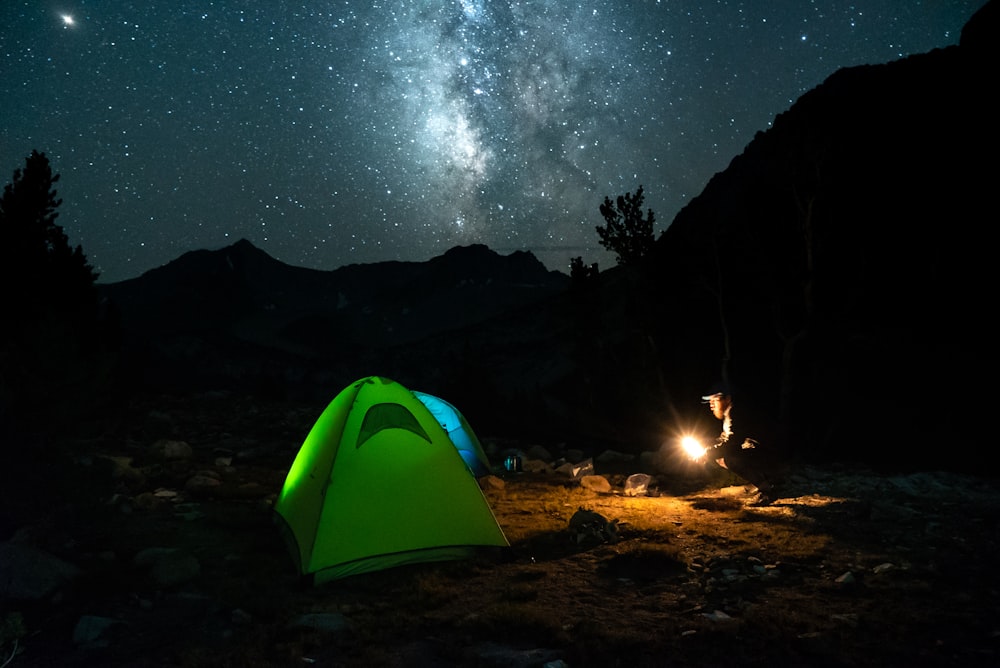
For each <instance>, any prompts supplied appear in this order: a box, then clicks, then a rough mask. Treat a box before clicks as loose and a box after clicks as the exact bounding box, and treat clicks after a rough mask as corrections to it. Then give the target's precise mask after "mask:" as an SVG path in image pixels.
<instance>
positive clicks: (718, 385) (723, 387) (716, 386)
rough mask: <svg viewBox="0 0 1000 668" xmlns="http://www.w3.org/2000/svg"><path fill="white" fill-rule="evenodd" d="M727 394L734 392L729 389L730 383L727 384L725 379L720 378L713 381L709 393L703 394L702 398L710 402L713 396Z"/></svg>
mask: <svg viewBox="0 0 1000 668" xmlns="http://www.w3.org/2000/svg"><path fill="white" fill-rule="evenodd" d="M727 394H732V392H730V390H729V385H728V384H726V382H725V381H722V380H719V381H716V382H714V383H712V386H711V387H710V388H708V394H704V395H702V397H701V400H702V401H703V402H705V403H708V402H709V401H710V400H711V399H712V397H718V396H722V395H727Z"/></svg>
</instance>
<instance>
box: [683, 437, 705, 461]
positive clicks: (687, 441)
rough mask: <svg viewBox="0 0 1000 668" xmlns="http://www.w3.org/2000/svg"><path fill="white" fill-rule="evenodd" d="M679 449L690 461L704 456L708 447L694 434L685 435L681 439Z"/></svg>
mask: <svg viewBox="0 0 1000 668" xmlns="http://www.w3.org/2000/svg"><path fill="white" fill-rule="evenodd" d="M681 449H682V450H683V451H684V454H686V455H687V456H688V458H690V459H691V460H692V461H697V460H699V459H701V458H702V457H704V456H705V453H706V452H708V448H706V447H705V446H704V445H702V444H701V441H699V440H698V439H697V438H695V437H694V436H685V437H684V438H682V439H681Z"/></svg>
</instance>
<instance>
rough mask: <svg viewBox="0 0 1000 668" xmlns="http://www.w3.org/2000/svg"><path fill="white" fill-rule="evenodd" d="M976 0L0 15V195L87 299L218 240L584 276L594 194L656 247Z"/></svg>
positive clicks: (931, 42) (106, 5)
mask: <svg viewBox="0 0 1000 668" xmlns="http://www.w3.org/2000/svg"><path fill="white" fill-rule="evenodd" d="M983 4H985V0H968V1H965V0H955V1H953V2H946V1H942V0H934V1H927V2H917V1H915V0H914V1H908V2H896V1H895V0H858V1H857V2H854V3H842V2H818V1H816V2H808V1H806V0H775V1H772V2H767V3H750V2H728V1H717V2H701V3H696V2H653V1H646V2H643V1H637V2H608V1H596V2H588V1H581V2H573V3H569V2H556V1H544V0H543V1H539V2H486V1H485V0H478V1H476V0H457V1H456V0H451V1H448V2H406V1H404V0H397V1H394V2H388V1H386V2H352V1H344V0H339V1H336V2H307V1H306V0H301V1H300V2H295V3H284V2H282V3H276V2H270V1H268V2H264V1H260V0H256V1H254V0H251V1H244V2H235V1H233V2H225V1H215V2H194V1H191V0H174V1H172V2H161V3H132V2H81V1H78V2H70V1H66V2H61V0H60V1H57V2H37V1H14V0H7V1H5V2H3V3H2V5H3V6H2V8H0V26H2V27H0V64H2V77H0V99H2V102H3V104H2V107H0V120H2V126H0V177H2V178H3V182H4V183H7V182H9V180H10V178H11V176H12V174H13V171H14V170H15V169H16V168H19V167H21V166H23V164H24V158H25V157H26V156H27V155H28V154H30V152H31V151H32V150H39V151H43V152H45V153H46V154H47V155H48V157H49V159H50V161H51V163H52V167H53V170H54V171H56V172H57V173H59V174H61V177H62V178H61V180H60V181H59V183H58V184H57V188H58V191H59V196H60V197H61V198H62V199H63V204H62V206H61V207H60V209H59V211H60V218H59V219H58V222H59V223H60V224H61V225H63V226H64V228H65V230H66V232H67V234H68V235H69V237H70V241H71V243H73V244H74V245H76V244H81V245H82V246H83V249H84V252H85V253H86V254H87V256H88V258H89V259H90V261H91V263H92V264H93V265H94V266H95V267H96V268H97V269H98V270H99V271H100V272H101V279H100V280H101V281H102V282H111V281H117V280H122V279H125V278H131V277H134V276H137V275H139V274H141V273H142V272H144V271H146V270H148V269H150V268H153V267H156V266H159V265H162V264H165V263H166V262H169V261H170V260H172V259H174V258H175V257H177V256H179V255H180V254H182V253H183V252H185V251H188V250H195V249H200V248H218V247H222V246H225V245H228V244H231V243H233V242H235V241H237V240H238V239H240V238H247V239H249V240H251V241H252V242H253V243H254V244H256V245H257V246H259V247H260V248H262V249H264V250H265V251H267V252H268V253H270V254H271V255H273V256H274V257H276V258H278V259H280V260H282V261H284V262H287V263H289V264H294V265H300V266H307V267H314V268H318V269H334V268H336V267H338V266H342V265H345V264H350V263H358V262H364V263H368V262H379V261H383V260H416V261H421V260H426V259H428V258H430V257H432V256H434V255H438V254H440V253H442V252H444V251H445V250H447V249H448V248H450V247H452V246H455V245H467V244H471V243H485V244H487V245H489V246H490V247H491V248H493V249H494V250H497V251H498V252H501V253H508V252H512V251H514V250H522V249H523V250H529V251H532V252H533V253H534V254H535V255H536V256H537V257H538V258H539V259H540V260H542V261H543V262H545V263H546V265H548V266H549V267H550V268H553V269H560V270H564V271H565V270H568V264H569V260H570V258H572V257H577V256H579V257H582V258H583V259H584V260H585V261H586V262H587V263H591V262H599V263H600V264H601V266H602V267H608V266H611V265H612V264H613V258H612V257H611V256H610V255H609V254H607V253H606V252H605V251H604V249H602V248H601V247H600V245H599V244H598V238H597V235H596V233H595V231H594V228H595V226H597V225H599V224H601V223H602V222H603V220H602V219H601V217H600V213H599V210H598V207H599V204H600V202H601V201H603V198H604V196H605V195H609V196H612V197H614V196H616V195H618V194H623V193H625V192H633V191H634V190H635V189H636V188H638V187H639V186H640V185H642V186H644V188H645V194H646V205H647V206H648V207H651V208H653V209H654V211H655V212H656V217H657V221H658V222H657V232H659V231H662V229H663V228H664V227H665V226H666V225H667V224H668V223H669V221H670V220H671V219H672V218H673V216H674V215H676V213H677V212H678V211H679V210H680V209H681V208H682V207H683V206H684V204H685V203H686V202H687V201H689V200H690V198H691V197H693V196H695V195H697V194H698V193H699V192H700V191H701V190H702V189H703V188H704V186H705V184H706V183H707V182H708V180H709V179H710V178H711V176H712V175H713V174H714V173H716V172H718V171H721V170H723V169H725V167H726V166H727V165H728V163H729V161H730V160H731V159H732V158H733V157H735V156H736V155H738V154H739V153H740V152H742V150H743V148H744V147H745V146H746V144H747V143H748V142H749V141H750V140H751V139H752V138H753V136H754V134H755V133H756V132H758V131H760V130H766V129H767V128H768V127H769V125H770V123H771V121H772V120H773V119H774V117H775V116H776V115H777V114H779V113H781V112H783V111H785V110H787V109H788V108H789V107H790V106H791V105H792V103H793V102H794V101H795V100H796V99H797V98H798V97H799V96H800V95H801V94H802V93H804V92H806V91H807V90H809V89H810V88H812V87H814V86H816V85H818V84H819V83H821V82H822V81H823V80H824V79H825V78H826V77H828V76H829V75H830V74H833V72H835V71H836V70H837V69H839V68H841V67H845V66H852V65H860V64H877V63H884V62H890V61H893V60H897V59H899V58H902V57H905V56H907V55H909V54H913V53H923V52H927V51H930V50H932V49H934V48H939V47H945V46H948V45H951V44H956V43H957V42H958V39H959V35H960V31H961V28H962V26H963V25H964V24H965V22H966V21H968V19H969V18H970V17H971V16H972V14H973V13H975V11H976V10H977V9H979V8H980V7H981V6H982V5H983ZM150 5H152V6H150Z"/></svg>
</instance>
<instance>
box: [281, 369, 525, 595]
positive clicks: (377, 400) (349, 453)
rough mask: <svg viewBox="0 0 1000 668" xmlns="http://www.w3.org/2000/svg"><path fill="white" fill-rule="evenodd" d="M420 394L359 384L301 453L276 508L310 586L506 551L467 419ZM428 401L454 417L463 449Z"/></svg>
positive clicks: (377, 380)
mask: <svg viewBox="0 0 1000 668" xmlns="http://www.w3.org/2000/svg"><path fill="white" fill-rule="evenodd" d="M418 394H419V393H415V392H411V391H410V390H408V389H407V388H405V387H403V386H402V385H400V384H399V383H396V382H394V381H392V380H389V379H387V378H381V377H378V376H372V377H369V378H364V379H361V380H359V381H357V382H356V383H353V384H352V385H350V386H348V387H347V388H345V389H344V390H343V391H342V392H341V393H340V394H338V395H337V396H336V397H335V398H334V399H333V401H332V402H330V405H329V406H327V408H326V410H324V411H323V413H322V415H320V417H319V419H318V420H317V421H316V424H315V425H313V428H312V430H311V431H310V432H309V435H308V436H307V437H306V440H305V442H304V443H303V444H302V447H301V448H300V449H299V452H298V455H296V457H295V461H294V462H293V463H292V466H291V468H290V469H289V471H288V476H287V477H286V479H285V484H284V486H283V487H282V489H281V494H280V495H279V496H278V500H277V501H276V502H275V506H274V509H275V511H276V515H275V516H276V518H278V520H279V524H280V525H281V526H283V527H284V529H286V538H287V540H288V543H289V546H290V548H291V550H292V554H293V556H294V558H295V560H296V563H297V565H298V568H299V570H300V572H301V573H302V574H303V575H305V576H309V577H311V578H312V580H313V582H314V583H316V584H319V583H321V582H326V581H329V580H334V579H337V578H341V577H345V576H348V575H354V574H356V573H365V572H368V571H377V570H382V569H385V568H391V567H394V566H399V565H402V564H409V563H416V562H423V561H440V560H445V559H459V558H465V557H468V556H470V555H471V554H472V552H473V551H474V548H475V547H478V546H499V547H507V546H508V545H509V543H508V542H507V539H506V537H505V536H504V534H503V531H502V530H501V529H500V526H499V525H498V524H497V521H496V518H495V517H494V516H493V511H492V510H491V509H490V506H489V503H488V502H487V501H486V497H485V496H483V493H482V490H481V489H480V487H479V483H478V481H477V480H476V477H475V475H473V470H474V468H476V467H478V466H479V464H485V465H486V467H487V470H488V463H487V462H486V455H485V454H483V451H482V448H481V447H480V446H479V442H478V440H476V439H475V435H471V436H469V435H470V434H472V432H471V429H468V423H467V422H465V419H464V418H462V417H461V414H459V413H458V412H457V411H456V410H455V409H454V407H453V406H451V405H450V404H447V403H445V402H441V404H437V403H436V402H434V401H431V400H434V399H436V398H435V397H431V396H430V395H422V396H421V397H418V396H417V395H418ZM428 397H429V399H428ZM437 401H440V400H437ZM425 402H426V403H425ZM427 403H431V404H432V405H435V406H437V408H435V411H436V412H437V413H438V414H439V415H443V414H447V415H451V413H450V412H448V411H447V410H446V409H450V410H451V411H454V412H455V415H456V416H457V417H453V418H452V419H453V420H454V421H456V423H457V424H459V425H460V428H458V429H453V431H455V432H456V433H459V432H461V433H463V434H465V435H464V436H463V437H462V439H460V440H462V443H461V444H460V445H456V443H455V442H453V441H452V439H451V438H449V435H448V429H451V427H452V425H450V424H446V425H445V426H442V423H441V422H440V421H439V420H438V419H437V418H436V417H435V413H432V412H431V410H430V409H429V408H428V406H427ZM441 405H443V406H444V407H445V408H440V406H441ZM442 411H444V413H442ZM461 425H464V427H462V426H461ZM460 447H464V448H465V450H464V452H465V453H466V455H465V456H463V451H460ZM470 448H471V450H470ZM470 452H471V455H469V453H470ZM467 458H468V459H470V460H471V461H473V462H474V463H475V462H479V464H474V465H473V466H470V464H468V463H467Z"/></svg>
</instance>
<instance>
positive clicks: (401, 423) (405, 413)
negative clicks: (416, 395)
mask: <svg viewBox="0 0 1000 668" xmlns="http://www.w3.org/2000/svg"><path fill="white" fill-rule="evenodd" d="M383 429H406V430H407V431H411V432H413V433H414V434H416V435H417V436H419V437H420V438H422V439H424V440H425V441H427V442H428V443H430V442H431V438H430V436H428V435H427V432H426V431H424V428H423V427H421V426H420V423H419V422H417V418H416V417H415V416H414V415H413V413H411V412H410V411H409V410H408V409H407V408H405V407H404V406H400V405H399V404H375V405H373V406H372V407H371V408H369V409H368V412H367V413H365V419H364V421H362V423H361V430H360V431H359V432H358V442H357V443H356V444H355V446H354V447H355V448H360V447H361V446H362V445H364V443H365V441H367V440H368V439H370V438H371V437H372V436H374V435H375V434H377V433H379V432H380V431H382V430H383Z"/></svg>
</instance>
